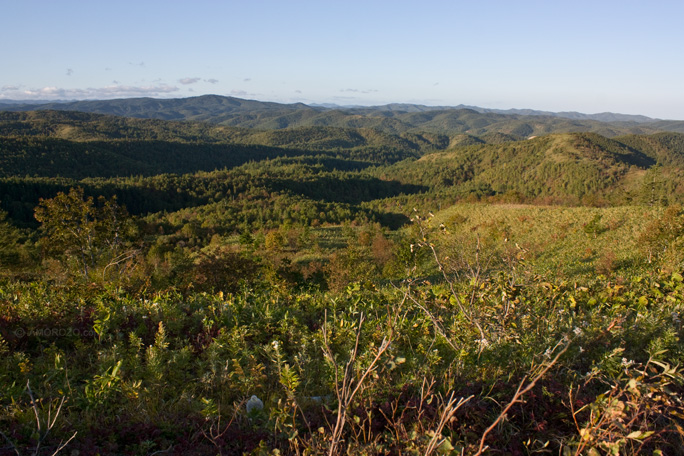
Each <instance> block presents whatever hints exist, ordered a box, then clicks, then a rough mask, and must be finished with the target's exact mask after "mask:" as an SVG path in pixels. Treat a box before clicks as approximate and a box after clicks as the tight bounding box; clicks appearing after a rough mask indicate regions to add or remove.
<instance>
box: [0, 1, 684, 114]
mask: <svg viewBox="0 0 684 456" xmlns="http://www.w3.org/2000/svg"><path fill="white" fill-rule="evenodd" d="M0 5H2V16H3V20H2V27H0V56H1V60H0V61H1V62H2V63H1V65H2V71H0V99H3V98H4V99H102V98H127V97H142V96H150V97H159V98H169V97H173V98H175V97H187V96H195V95H201V94H206V93H214V94H219V95H231V96H236V97H240V98H249V99H256V100H262V101H276V102H284V103H291V102H304V103H336V104H341V105H351V104H357V105H374V104H385V103H392V102H399V103H421V104H427V105H458V104H467V105H476V106H482V107H488V108H499V109H508V108H532V109H542V110H549V111H580V112H584V113H596V112H604V111H612V112H620V113H626V114H643V115H648V116H651V117H659V118H669V119H684V27H682V26H681V21H682V18H684V1H682V0H677V1H658V0H654V1H645V0H644V1H634V0H621V1H613V0H609V1H608V0H606V1H601V0H593V1H584V0H576V1H572V2H570V1H565V0H562V1H561V0H558V1H553V0H548V1H528V0H518V1H515V2H513V1H510V0H508V1H498V0H480V1H478V2H475V1H469V2H466V1H460V0H459V1H435V0H422V1H410V2H409V1H401V0H393V1H384V0H383V1H373V0H365V1H357V0H346V1H325V0H317V1H298V0H291V1H286V0H279V1H271V0H264V1H260V0H240V1H207V0H193V1H192V2H190V1H174V0H164V1H156V0H137V1H129V0H117V1H102V0H91V1H83V0H80V1H71V0H0Z"/></svg>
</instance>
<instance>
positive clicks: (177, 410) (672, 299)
mask: <svg viewBox="0 0 684 456" xmlns="http://www.w3.org/2000/svg"><path fill="white" fill-rule="evenodd" d="M203 101H204V102H206V103H209V102H211V103H214V104H216V106H215V107H214V108H212V109H213V111H203V112H205V114H206V115H204V114H202V115H200V114H196V115H195V116H194V117H193V116H190V115H189V113H190V112H193V111H192V109H191V107H189V106H187V105H183V106H181V105H178V104H177V105H175V106H171V105H169V104H163V103H162V102H161V101H158V102H156V103H155V102H154V101H150V100H146V101H145V100H143V101H140V102H139V103H138V105H137V107H132V106H131V105H130V104H128V105H126V104H125V103H123V102H122V103H119V105H117V106H115V104H111V103H110V104H109V105H107V106H108V107H107V109H113V108H112V106H115V107H116V109H118V111H117V112H116V113H117V114H119V115H126V116H131V117H118V116H113V115H106V114H97V113H88V112H75V111H64V110H37V111H25V112H24V111H20V110H17V111H3V112H0V238H1V239H2V241H1V242H0V403H1V404H2V407H1V408H0V454H15V455H23V454H36V455H37V454H57V453H61V454H80V455H96V454H100V455H114V454H141V455H142V454H145V455H147V454H191V455H192V454H197V455H204V454H226V455H227V454H255V455H262V454H263V455H265V454H310V455H315V454H328V455H336V454H369V455H370V454H422V455H430V454H459V455H460V454H466V455H479V454H520V455H523V454H525V455H529V454H561V455H580V454H589V455H597V454H598V455H601V454H610V455H617V454H648V455H670V454H683V453H682V448H684V404H683V403H682V399H681V398H682V393H683V392H684V375H683V374H682V372H681V365H682V361H683V360H684V345H683V344H682V340H681V338H682V336H684V334H683V328H682V318H684V315H683V313H684V249H683V248H684V210H683V209H682V204H684V175H683V174H682V173H683V172H684V134H683V133H681V132H678V131H682V130H678V128H679V126H677V125H676V123H672V122H670V123H667V125H668V126H669V127H665V126H664V125H665V123H659V122H657V121H652V122H650V121H648V120H644V119H640V120H639V121H638V122H637V121H636V120H626V119H621V120H619V121H612V122H609V123H607V122H600V121H598V120H594V119H571V118H567V117H553V116H543V115H535V116H525V115H523V114H520V113H517V114H503V113H481V112H477V111H474V110H439V109H434V110H424V111H419V110H417V109H416V108H413V109H407V108H406V107H403V108H402V107H401V106H394V107H393V109H391V110H386V111H379V110H369V111H368V112H361V111H362V110H361V111H358V112H354V113H352V112H347V111H344V112H343V111H339V110H334V109H332V110H331V109H322V108H321V109H318V108H311V107H306V106H304V105H301V106H299V105H296V106H284V105H272V106H263V104H259V105H255V104H249V103H247V102H246V101H245V100H242V101H240V100H237V101H236V99H204V100H203ZM219 105H220V106H223V111H221V110H220V109H219ZM228 105H229V106H232V108H231V109H232V110H231V109H228V108H226V106H228ZM170 106H171V107H170ZM53 108H54V107H53ZM171 108H173V109H174V110H175V111H174V112H175V113H176V114H173V115H172V114H171V111H169V109H171ZM13 109H18V108H13ZM102 109H104V108H102ZM143 109H144V110H146V112H147V114H146V115H142V114H141V112H142V111H143ZM155 109H156V111H155ZM193 109H196V107H195V108H193ZM402 109H403V110H402ZM154 112H157V115H153V114H151V113H154ZM194 112H199V111H194ZM209 112H210V114H211V116H210V115H209V114H208V113H209ZM221 112H223V116H224V117H223V118H222V117H221V116H220V115H219V114H220V113H221ZM383 113H384V114H383ZM203 116H204V117H203ZM142 117H157V118H142ZM333 118H336V119H337V120H335V121H332V120H331V119H333ZM169 119H170V120H169ZM191 120H192V121H191ZM286 120H287V121H286ZM200 121H201V122H200Z"/></svg>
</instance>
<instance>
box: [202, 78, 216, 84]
mask: <svg viewBox="0 0 684 456" xmlns="http://www.w3.org/2000/svg"><path fill="white" fill-rule="evenodd" d="M204 82H208V83H209V84H216V83H217V82H219V80H218V79H205V80H204Z"/></svg>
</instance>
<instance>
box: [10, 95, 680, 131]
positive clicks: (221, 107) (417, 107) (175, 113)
mask: <svg viewBox="0 0 684 456" xmlns="http://www.w3.org/2000/svg"><path fill="white" fill-rule="evenodd" d="M0 109H1V110H38V109H40V110H44V109H51V110H74V111H81V112H95V113H100V114H112V115H125V116H132V117H144V118H149V117H154V118H163V119H165V120H210V118H211V117H216V116H218V115H219V113H220V114H223V115H224V116H225V114H227V113H232V114H235V113H238V112H240V113H245V112H268V111H270V112H274V111H278V112H289V111H299V110H304V111H308V112H309V113H314V112H316V113H321V112H325V111H342V112H349V113H357V114H358V113H362V114H366V115H368V114H372V113H419V112H430V111H459V110H463V109H469V110H473V111H475V112H478V113H481V114H487V113H494V114H504V115H521V116H538V117H559V118H564V119H572V120H589V121H599V122H628V123H635V124H642V123H653V122H660V121H663V120H662V119H655V118H651V117H647V116H643V115H633V114H620V113H613V112H601V113H595V114H585V113H580V112H576V111H561V112H551V111H542V110H535V109H494V108H482V107H479V106H472V105H464V104H459V105H456V106H427V105H422V104H412V103H389V104H385V105H375V106H338V105H335V104H311V105H307V104H304V103H290V104H285V103H277V102H268V101H258V100H250V99H242V98H237V97H231V96H222V95H200V96H196V97H186V98H149V97H143V98H119V99H110V100H80V101H64V100H59V101H45V102H41V101H40V100H32V101H27V100H0ZM154 113H156V114H154ZM198 117H199V118H198ZM671 120H673V119H670V121H671ZM210 121H214V122H215V120H210ZM216 123H218V122H216Z"/></svg>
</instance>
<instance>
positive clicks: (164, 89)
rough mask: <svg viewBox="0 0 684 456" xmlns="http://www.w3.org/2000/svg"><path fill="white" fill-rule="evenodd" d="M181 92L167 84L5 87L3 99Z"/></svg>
mask: <svg viewBox="0 0 684 456" xmlns="http://www.w3.org/2000/svg"><path fill="white" fill-rule="evenodd" d="M178 90H180V89H179V88H178V87H176V86H170V85H165V84H160V85H152V86H128V85H119V84H115V85H110V86H106V87H89V88H85V89H64V88H60V87H54V86H51V87H41V88H35V89H26V90H22V89H21V88H20V87H17V86H4V87H2V89H1V93H0V96H1V97H2V98H21V99H34V100H57V99H69V100H74V99H76V100H89V99H90V100H92V99H107V98H128V97H158V96H163V95H167V94H170V93H173V92H177V91H178Z"/></svg>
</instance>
